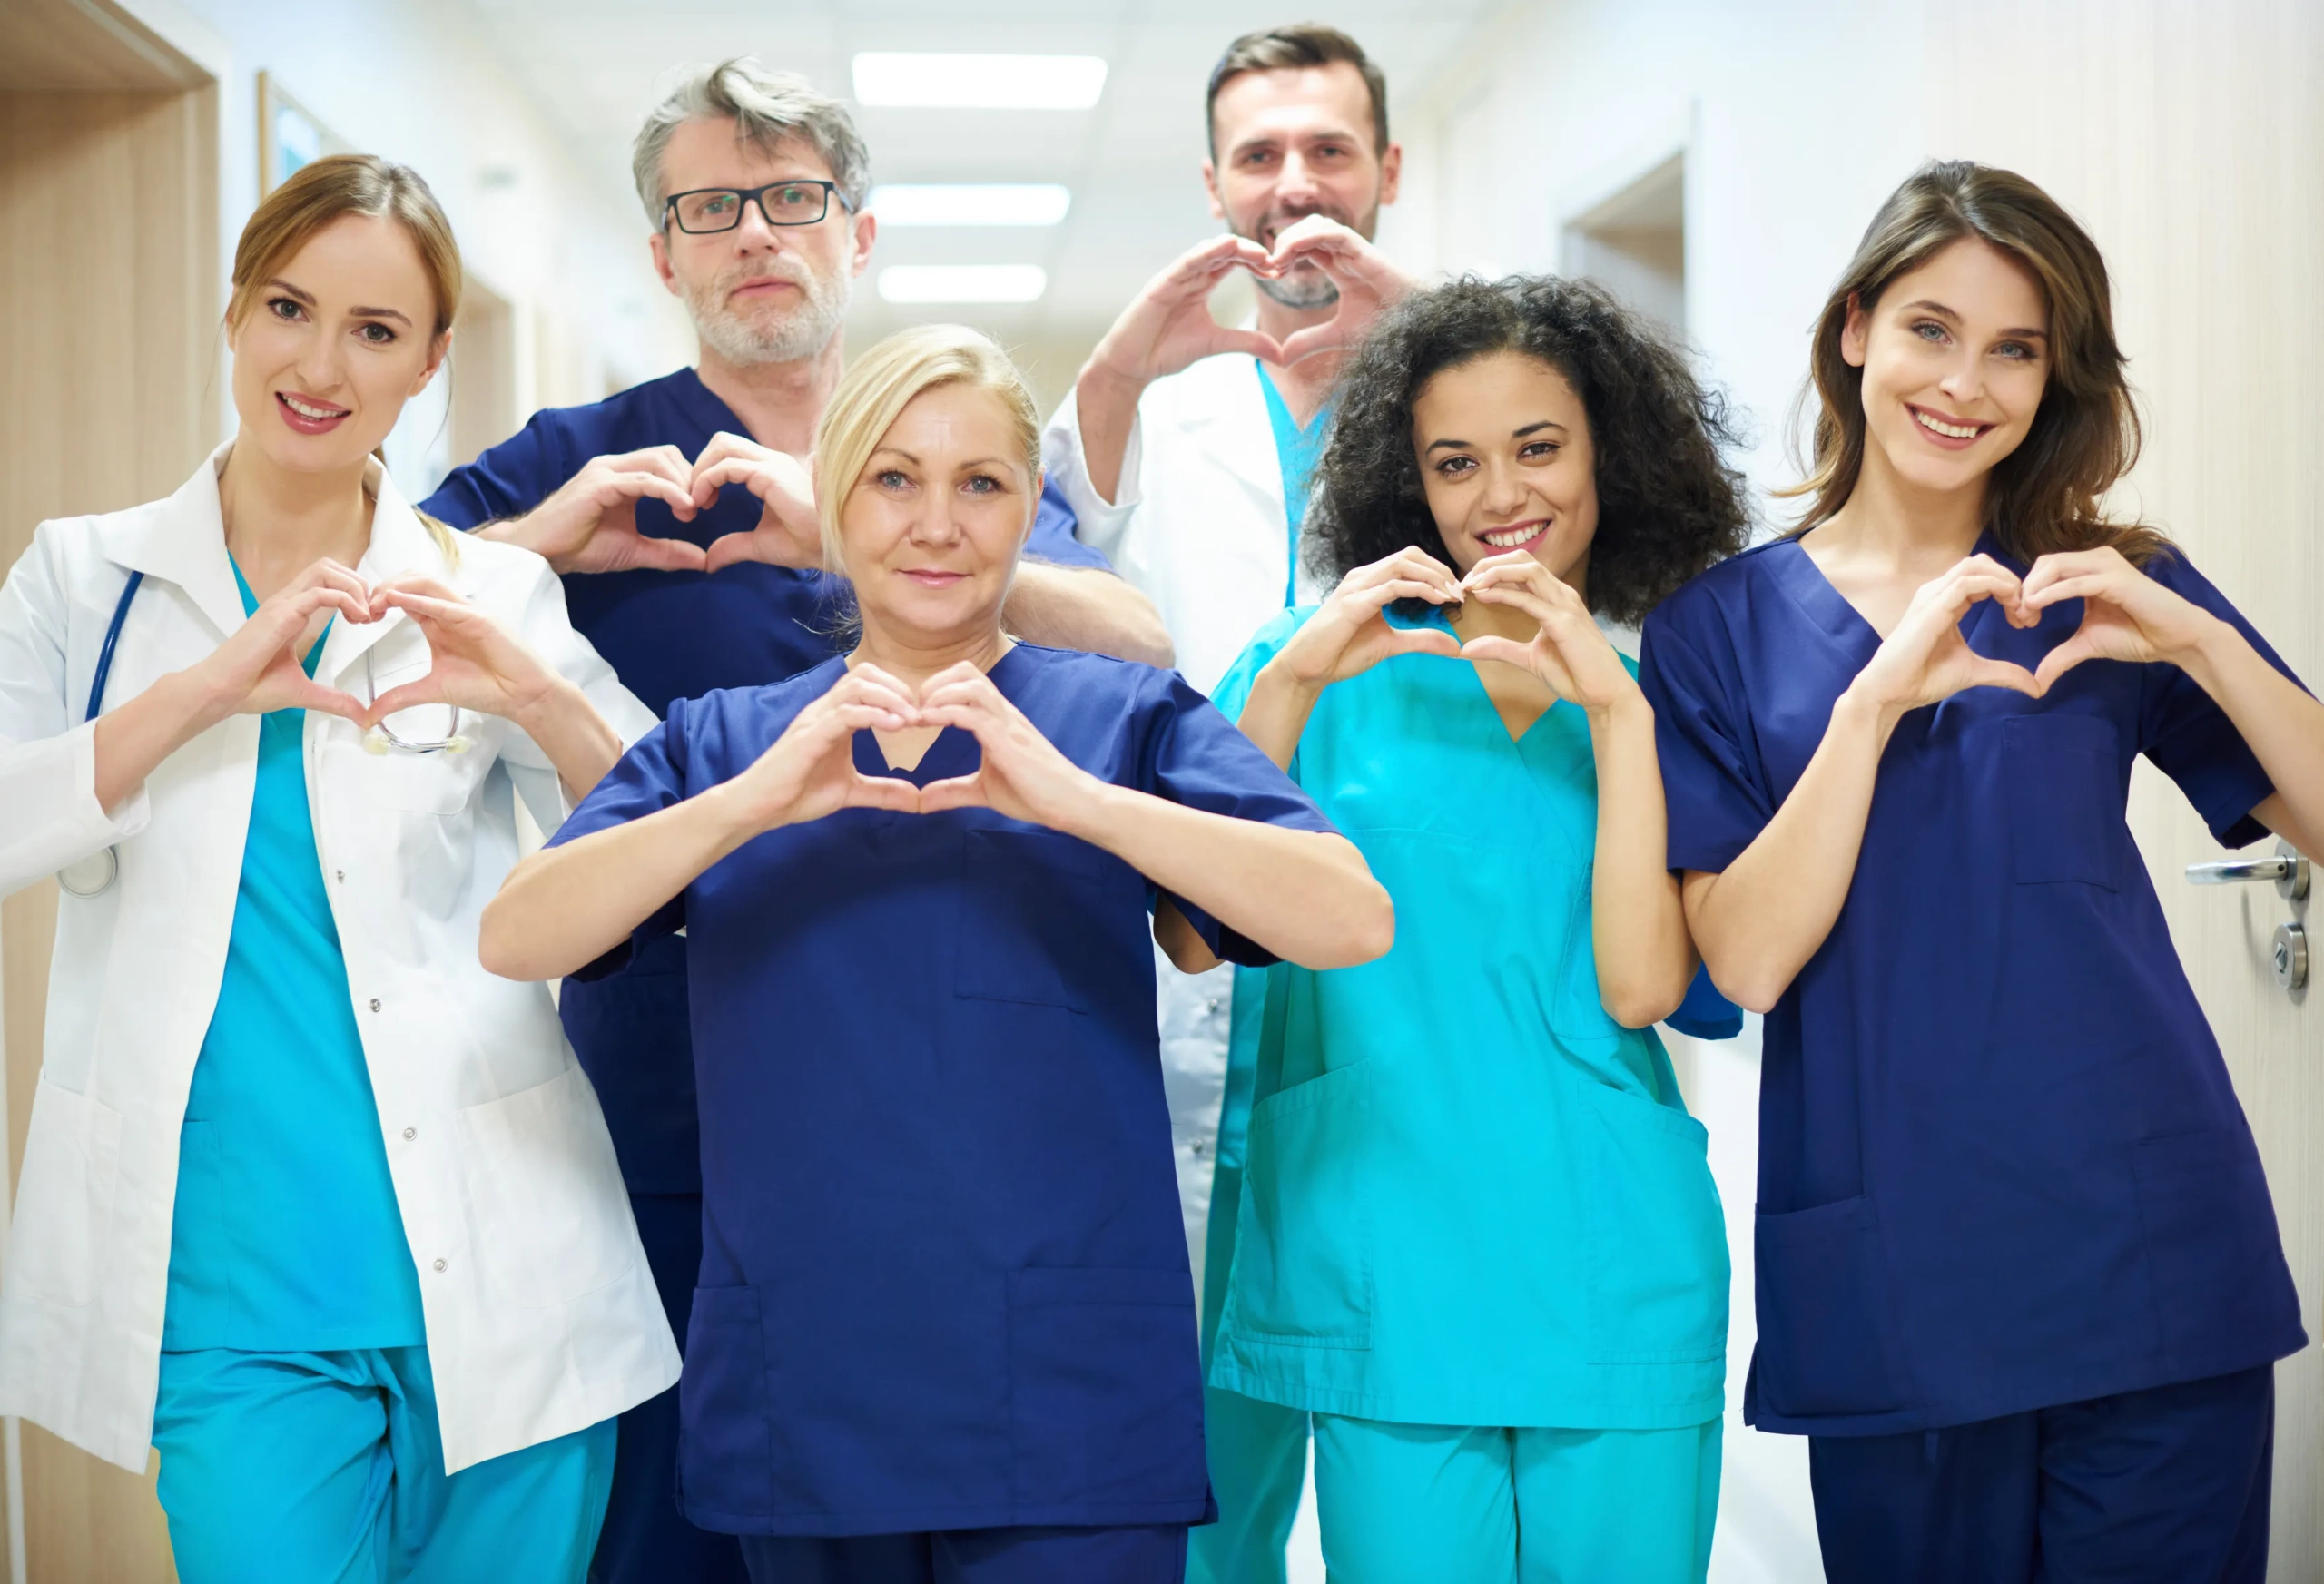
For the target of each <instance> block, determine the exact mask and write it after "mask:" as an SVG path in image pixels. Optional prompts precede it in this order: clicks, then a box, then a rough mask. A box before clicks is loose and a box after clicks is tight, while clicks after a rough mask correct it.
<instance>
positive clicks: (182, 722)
mask: <svg viewBox="0 0 2324 1584" xmlns="http://www.w3.org/2000/svg"><path fill="white" fill-rule="evenodd" d="M223 718H224V716H223V715H222V714H221V713H219V711H218V709H217V707H216V701H215V700H214V699H212V697H211V696H210V694H209V693H208V691H207V690H206V689H205V688H204V687H203V686H202V682H201V680H200V679H199V678H198V677H196V676H195V675H194V674H192V672H187V671H178V672H172V673H171V674H169V675H167V676H164V677H162V678H161V679H160V680H159V681H157V682H155V683H154V684H153V686H151V687H149V688H147V689H146V690H145V691H144V692H143V693H141V694H138V695H137V696H136V697H135V698H133V699H131V700H130V701H129V702H128V703H125V704H122V705H120V706H119V707H118V708H115V709H112V710H108V711H107V712H105V713H103V714H102V715H100V716H98V717H97V730H96V751H97V804H98V806H99V807H100V808H103V809H108V810H110V809H114V808H118V807H119V806H120V805H121V803H122V802H123V801H124V800H125V799H127V798H128V797H130V796H131V795H132V794H133V793H134V792H136V791H137V789H138V788H139V787H141V786H143V785H144V784H145V778H146V777H147V776H149V775H151V774H153V772H154V771H155V770H157V769H159V768H160V767H161V763H162V761H163V760H165V759H167V758H168V757H169V756H170V755H171V754H172V753H176V752H177V751H178V750H179V749H181V748H182V747H184V746H185V745H186V744H187V743H191V742H192V741H193V739H194V738H196V737H198V736H200V735H201V734H202V733H203V732H205V731H207V730H209V729H210V728H211V727H212V726H213V725H215V724H216V723H218V722H219V721H220V720H222V719H223Z"/></svg>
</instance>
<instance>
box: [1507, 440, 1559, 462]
mask: <svg viewBox="0 0 2324 1584" xmlns="http://www.w3.org/2000/svg"><path fill="white" fill-rule="evenodd" d="M1562 449H1564V448H1563V447H1561V446H1560V445H1559V444H1558V443H1557V442H1556V441H1555V440H1528V441H1527V442H1526V443H1525V446H1524V448H1523V449H1521V450H1520V451H1519V452H1518V453H1517V457H1518V460H1520V461H1522V462H1546V461H1549V460H1550V459H1551V457H1555V456H1556V455H1557V454H1558V453H1559V452H1560V451H1561V450H1562Z"/></svg>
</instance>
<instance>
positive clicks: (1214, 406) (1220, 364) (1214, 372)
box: [1184, 352, 1286, 523]
mask: <svg viewBox="0 0 2324 1584" xmlns="http://www.w3.org/2000/svg"><path fill="white" fill-rule="evenodd" d="M1187 375H1188V377H1189V378H1191V379H1196V381H1197V384H1196V389H1194V390H1191V391H1189V392H1188V393H1187V394H1188V395H1190V396H1192V397H1193V398H1194V399H1193V400H1192V401H1190V402H1188V403H1187V418H1186V420H1185V425H1184V428H1185V429H1186V433H1187V438H1188V439H1189V440H1191V441H1192V442H1193V444H1194V445H1195V446H1196V448H1198V449H1199V450H1201V451H1202V452H1203V453H1204V454H1206V455H1207V456H1209V457H1213V458H1214V459H1216V462H1217V463H1218V465H1219V466H1220V467H1223V468H1225V469H1226V471H1227V472H1229V473H1231V474H1233V475H1234V476H1235V477H1236V479H1237V480H1238V481H1240V482H1241V483H1242V484H1243V485H1244V486H1245V487H1246V488H1248V489H1249V490H1250V491H1251V493H1252V494H1253V495H1254V496H1256V497H1258V498H1259V499H1261V500H1264V501H1266V502H1269V503H1271V504H1272V505H1273V507H1274V508H1275V511H1274V520H1275V522H1277V523H1282V522H1285V520H1286V519H1285V516H1284V507H1283V462H1282V459H1281V458H1280V457H1277V456H1276V455H1275V424H1274V421H1273V420H1272V419H1271V418H1268V416H1267V398H1266V392H1265V390H1263V389H1260V387H1259V365H1258V360H1257V359H1255V358H1251V357H1249V356H1246V354H1244V353H1241V352H1228V353H1221V354H1220V355H1219V356H1217V357H1215V358H1206V359H1203V360H1202V361H1201V362H1199V363H1197V364H1196V365H1195V366H1194V367H1193V368H1191V369H1187Z"/></svg>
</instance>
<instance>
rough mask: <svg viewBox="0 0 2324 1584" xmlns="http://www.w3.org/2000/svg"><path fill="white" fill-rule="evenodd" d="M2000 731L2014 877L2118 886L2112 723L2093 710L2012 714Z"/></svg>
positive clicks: (2118, 788) (2118, 764) (2118, 774)
mask: <svg viewBox="0 0 2324 1584" xmlns="http://www.w3.org/2000/svg"><path fill="white" fill-rule="evenodd" d="M2002 733H2003V735H2002V745H2003V746H2002V763H2003V769H2004V773H2005V774H2006V775H2007V777H2008V785H2009V800H2010V802H2009V840H2010V856H2011V861H2012V864H2013V872H2014V874H2015V876H2016V879H2017V883H2018V884H2020V885H2046V884H2050V883H2052V882H2054V881H2080V882H2082V883H2083V884H2087V885H2095V886H2103V887H2105V888H2106V889H2107V890H2110V891H2111V890H2118V889H2119V888H2120V884H2121V881H2120V876H2121V871H2122V856H2123V854H2122V846H2123V842H2124V841H2125V840H2126V836H2125V829H2126V828H2125V827H2124V825H2123V823H2122V800H2123V788H2122V758H2121V743H2120V740H2119V739H2118V738H2117V737H2116V736H2115V733H2114V727H2113V724H2112V722H2108V721H2102V720H2100V719H2098V718H2097V717H2096V716H2094V715H2070V714H2047V715H2013V716H2011V717H2009V718H2008V719H2007V720H2005V721H2004V722H2003V723H2002Z"/></svg>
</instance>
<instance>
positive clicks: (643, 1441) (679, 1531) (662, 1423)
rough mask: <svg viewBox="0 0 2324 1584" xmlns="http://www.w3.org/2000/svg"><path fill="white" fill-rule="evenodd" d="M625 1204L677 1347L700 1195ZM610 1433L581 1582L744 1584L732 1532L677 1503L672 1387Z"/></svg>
mask: <svg viewBox="0 0 2324 1584" xmlns="http://www.w3.org/2000/svg"><path fill="white" fill-rule="evenodd" d="M629 1205H630V1209H631V1211H632V1212H633V1213H634V1214H635V1215H636V1217H637V1235H638V1239H639V1241H640V1242H642V1243H644V1244H645V1262H646V1264H648V1265H650V1266H652V1267H653V1271H654V1284H655V1286H656V1287H658V1288H660V1289H661V1292H662V1307H663V1308H664V1309H665V1310H666V1311H667V1312H668V1313H669V1316H670V1329H671V1330H672V1331H673V1332H675V1333H677V1338H678V1347H679V1349H680V1350H681V1351H683V1350H684V1347H685V1345H686V1321H687V1320H688V1318H689V1317H690V1316H691V1315H692V1314H693V1313H694V1281H695V1279H696V1278H697V1277H698V1276H700V1274H702V1195H699V1194H632V1195H630V1196H629ZM619 1433H620V1441H619V1443H618V1447H617V1450H616V1451H615V1454H614V1488H613V1496H612V1498H611V1500H609V1501H608V1502H607V1503H606V1527H605V1528H604V1529H603V1530H600V1531H599V1533H598V1536H597V1554H596V1559H594V1560H593V1561H591V1563H590V1564H589V1584H747V1581H748V1579H749V1578H750V1575H749V1573H748V1572H746V1571H745V1570H744V1569H743V1549H742V1547H741V1546H740V1545H738V1544H736V1543H735V1540H734V1536H733V1535H731V1534H713V1533H711V1532H710V1531H709V1530H702V1529H696V1528H694V1525H692V1524H690V1523H688V1522H687V1521H686V1520H685V1515H684V1513H682V1512H680V1511H679V1510H678V1389H677V1388H676V1387H675V1386H673V1387H671V1388H670V1389H669V1390H668V1391H666V1392H663V1393H662V1394H661V1395H660V1396H659V1397H655V1398H650V1399H648V1400H647V1401H645V1402H641V1403H639V1404H638V1405H637V1406H636V1407H635V1408H633V1409H631V1410H630V1411H629V1412H626V1413H625V1414H623V1415H622V1416H621V1421H620V1432H619ZM512 1584H513V1581H512Z"/></svg>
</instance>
